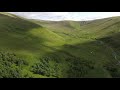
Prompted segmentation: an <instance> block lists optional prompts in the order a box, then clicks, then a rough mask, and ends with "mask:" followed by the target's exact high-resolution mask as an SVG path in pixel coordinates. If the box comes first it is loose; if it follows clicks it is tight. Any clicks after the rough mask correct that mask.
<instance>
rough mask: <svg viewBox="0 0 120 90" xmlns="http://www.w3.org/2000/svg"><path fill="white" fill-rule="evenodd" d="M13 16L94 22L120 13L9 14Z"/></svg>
mask: <svg viewBox="0 0 120 90" xmlns="http://www.w3.org/2000/svg"><path fill="white" fill-rule="evenodd" d="M9 13H12V14H16V15H20V16H23V17H26V18H28V19H40V20H52V21H61V20H74V21H83V20H94V19H101V18H107V17H113V16H120V12H9Z"/></svg>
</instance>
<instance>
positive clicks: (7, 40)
mask: <svg viewBox="0 0 120 90" xmlns="http://www.w3.org/2000/svg"><path fill="white" fill-rule="evenodd" d="M119 60H120V17H110V18H105V19H99V20H93V21H80V22H77V21H59V22H56V21H42V20H40V21H39V20H28V19H25V18H22V17H18V16H15V15H12V14H9V13H0V78H49V77H51V78H67V77H70V78H80V77H90V78H91V77H98V78H102V77H103V78H112V77H120V61H119Z"/></svg>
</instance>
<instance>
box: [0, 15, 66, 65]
mask: <svg viewBox="0 0 120 90" xmlns="http://www.w3.org/2000/svg"><path fill="white" fill-rule="evenodd" d="M63 44H64V39H63V38H62V37H60V36H59V35H57V34H55V33H54V32H51V31H50V30H47V28H45V27H42V26H41V25H38V24H35V23H33V22H31V21H30V20H26V19H24V18H21V17H18V16H14V15H11V14H9V13H0V51H3V52H10V53H15V54H16V55H17V56H18V57H20V58H25V59H26V60H27V61H28V63H29V65H31V64H33V63H34V62H36V60H37V58H39V57H41V56H42V55H44V53H46V52H52V51H53V50H54V48H53V49H51V47H58V46H61V45H63ZM29 65H28V66H27V67H29Z"/></svg>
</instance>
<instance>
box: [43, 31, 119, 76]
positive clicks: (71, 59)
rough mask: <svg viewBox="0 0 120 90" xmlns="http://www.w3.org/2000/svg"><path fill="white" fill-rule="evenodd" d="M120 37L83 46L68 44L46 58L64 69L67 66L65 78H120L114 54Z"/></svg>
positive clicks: (97, 40)
mask: <svg viewBox="0 0 120 90" xmlns="http://www.w3.org/2000/svg"><path fill="white" fill-rule="evenodd" d="M119 37H120V33H117V34H114V35H111V36H108V37H104V38H100V39H95V40H94V41H91V42H87V43H83V44H76V45H68V44H66V45H64V46H63V47H62V48H61V50H56V51H55V52H53V53H47V54H46V55H45V56H44V57H49V58H50V60H52V61H55V62H56V63H58V64H62V65H63V66H62V68H63V67H64V65H65V64H66V65H67V66H66V67H67V69H66V68H63V72H64V73H66V75H65V76H63V77H99V78H102V77H103V78H104V77H105V78H107V77H119V76H120V72H119V71H120V70H119V68H120V65H118V63H119V61H117V60H116V59H115V56H114V54H113V53H114V52H115V51H114V52H113V50H114V49H118V48H119V46H120V43H119V42H120V39H119ZM115 38H118V40H116V39H115ZM111 48H113V50H111ZM51 49H52V48H51Z"/></svg>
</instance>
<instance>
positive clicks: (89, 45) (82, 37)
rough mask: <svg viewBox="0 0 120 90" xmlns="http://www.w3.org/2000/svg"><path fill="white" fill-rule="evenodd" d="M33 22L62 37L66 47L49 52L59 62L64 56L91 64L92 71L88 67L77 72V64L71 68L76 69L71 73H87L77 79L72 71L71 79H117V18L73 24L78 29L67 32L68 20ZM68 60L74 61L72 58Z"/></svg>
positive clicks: (118, 66)
mask: <svg viewBox="0 0 120 90" xmlns="http://www.w3.org/2000/svg"><path fill="white" fill-rule="evenodd" d="M34 22H35V21H34ZM70 22H72V21H70ZM37 23H38V24H43V25H44V26H45V27H47V28H49V29H50V30H52V31H53V32H55V33H56V34H58V35H60V36H62V37H64V38H65V40H66V44H65V45H64V46H62V49H61V50H59V51H56V52H55V53H53V56H54V55H55V56H57V57H59V58H60V59H61V60H63V59H65V61H66V59H67V58H68V57H69V58H70V57H71V58H72V57H77V58H78V57H79V58H80V59H78V61H82V60H84V61H92V62H93V63H94V64H93V65H92V66H93V68H92V69H90V68H89V69H87V70H83V71H80V70H81V68H80V65H81V64H80V65H78V66H77V64H75V65H76V67H75V68H76V69H77V70H78V71H76V70H75V72H81V73H85V72H87V74H85V75H83V76H79V75H81V74H80V73H79V74H78V73H76V76H75V72H73V73H74V74H73V75H71V76H73V77H120V69H119V68H120V65H119V59H120V54H119V53H120V52H119V45H120V44H119V42H120V40H119V36H120V35H119V27H120V17H110V18H105V19H98V20H93V21H81V22H75V23H77V25H78V26H79V25H80V29H77V30H76V29H73V28H71V27H70V29H68V21H67V22H66V21H62V22H48V21H37ZM66 23H67V25H66ZM72 23H74V22H72ZM69 25H70V24H69ZM73 25H74V24H73ZM64 27H65V28H64ZM47 55H49V54H47ZM63 57H64V58H63ZM70 60H71V59H70ZM72 60H76V59H75V58H72ZM72 60H71V61H72ZM75 62H76V61H75ZM72 63H73V62H72ZM72 63H71V64H72ZM88 63H90V62H88ZM90 65H91V64H90ZM84 66H85V64H84ZM73 67H74V65H73ZM84 68H85V67H84ZM87 68H88V67H87ZM70 70H71V69H70ZM73 71H74V70H73ZM84 71H85V72H84ZM71 74H72V73H71Z"/></svg>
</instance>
